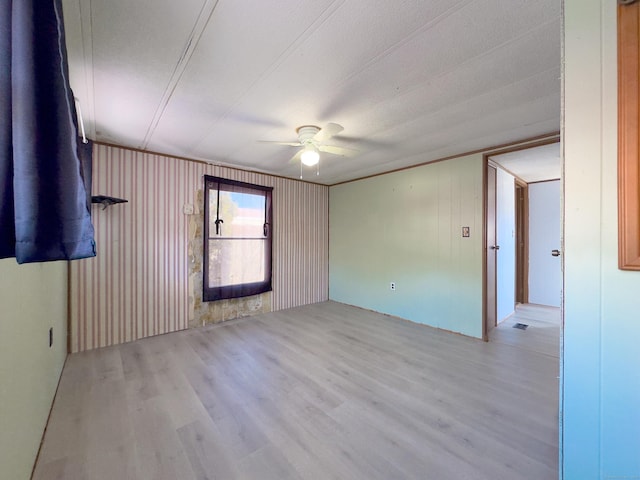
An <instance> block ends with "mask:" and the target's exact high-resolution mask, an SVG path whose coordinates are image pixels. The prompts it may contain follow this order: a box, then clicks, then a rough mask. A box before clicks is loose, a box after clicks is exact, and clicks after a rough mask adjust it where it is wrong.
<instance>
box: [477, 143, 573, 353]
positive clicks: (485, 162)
mask: <svg viewBox="0 0 640 480" xmlns="http://www.w3.org/2000/svg"><path fill="white" fill-rule="evenodd" d="M559 142H560V135H559V134H558V135H554V136H552V137H549V138H545V139H543V140H538V141H534V142H529V143H521V144H516V145H512V146H509V147H506V148H502V149H496V150H491V151H488V152H485V153H483V154H482V191H483V195H482V215H483V217H482V218H483V221H482V246H483V248H482V253H483V255H482V339H483V340H484V341H485V342H488V341H489V331H490V329H489V325H488V322H487V311H488V308H490V306H489V305H488V303H489V302H488V282H487V249H488V247H489V246H488V245H487V218H488V212H487V208H488V195H489V185H488V178H487V169H488V168H489V158H490V157H493V156H495V155H502V154H505V153H511V152H518V151H520V150H528V149H530V148H535V147H542V146H544V145H551V144H554V143H559ZM516 178H517V177H516ZM562 221H563V225H564V219H563V220H562ZM563 278H564V271H563ZM563 282H564V280H563ZM494 307H495V305H494Z"/></svg>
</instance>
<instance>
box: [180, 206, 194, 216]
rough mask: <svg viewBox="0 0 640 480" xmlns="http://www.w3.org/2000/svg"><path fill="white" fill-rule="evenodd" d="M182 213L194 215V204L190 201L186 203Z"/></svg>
mask: <svg viewBox="0 0 640 480" xmlns="http://www.w3.org/2000/svg"><path fill="white" fill-rule="evenodd" d="M182 213H184V214H185V215H193V205H192V204H190V203H185V204H184V205H183V206H182Z"/></svg>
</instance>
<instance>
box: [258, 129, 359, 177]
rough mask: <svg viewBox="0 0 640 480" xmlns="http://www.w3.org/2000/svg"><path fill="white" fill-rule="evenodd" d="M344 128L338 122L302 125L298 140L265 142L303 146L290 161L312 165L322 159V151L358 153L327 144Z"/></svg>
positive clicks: (338, 153) (339, 153) (350, 154)
mask: <svg viewBox="0 0 640 480" xmlns="http://www.w3.org/2000/svg"><path fill="white" fill-rule="evenodd" d="M342 130H344V128H343V127H342V125H338V124H337V123H327V124H326V125H325V126H324V127H323V128H320V127H317V126H315V125H302V126H301V127H298V128H296V133H297V134H298V141H297V142H268V141H267V142H265V143H274V144H276V145H288V146H290V147H302V148H300V150H298V152H297V153H296V154H295V155H294V156H293V157H292V158H291V160H290V162H297V161H298V160H300V163H301V165H302V164H304V165H307V166H309V167H312V166H314V165H317V164H318V162H319V161H320V152H323V153H330V154H332V155H342V156H345V157H349V156H352V155H355V154H356V153H358V152H357V151H356V150H353V149H351V148H345V147H339V146H337V145H327V144H326V143H325V142H326V141H327V140H329V139H330V138H331V137H333V136H334V135H337V134H338V133H340V132H341V131H342Z"/></svg>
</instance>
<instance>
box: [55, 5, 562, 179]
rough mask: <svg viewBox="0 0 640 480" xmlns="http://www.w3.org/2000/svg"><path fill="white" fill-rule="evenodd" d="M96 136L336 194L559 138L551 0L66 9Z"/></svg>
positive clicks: (76, 74) (555, 15) (556, 20)
mask: <svg viewBox="0 0 640 480" xmlns="http://www.w3.org/2000/svg"><path fill="white" fill-rule="evenodd" d="M63 5H64V9H65V27H66V35H67V48H68V57H69V70H70V80H71V86H72V88H73V89H74V92H75V95H76V97H77V98H78V99H79V101H80V104H81V106H82V113H83V118H84V122H85V126H86V128H87V133H88V136H89V137H90V138H92V139H94V140H97V141H101V142H107V143H114V144H118V145H123V146H127V147H132V148H138V149H144V150H149V151H155V152H161V153H165V154H170V155H177V156H182V157H187V158H194V159H201V160H207V161H211V162H214V163H223V164H232V165H235V166H239V167H241V168H247V169H254V170H259V171H264V172H269V173H273V174H277V175H283V176H288V177H292V178H298V177H299V176H300V166H299V165H298V164H290V163H289V159H290V158H291V157H292V156H293V155H294V154H295V153H296V150H295V148H293V147H287V146H278V145H272V144H264V143H259V142H258V141H259V140H281V141H295V140H296V133H295V129H296V127H298V126H300V125H305V124H315V125H319V126H323V125H324V124H326V123H327V122H335V123H339V124H341V125H343V126H344V131H343V132H342V134H341V135H340V136H338V137H334V139H332V140H335V141H334V142H332V143H334V144H336V145H341V146H345V147H349V148H354V149H357V150H359V151H360V152H361V153H360V154H358V155H357V156H355V157H352V158H344V157H338V156H332V155H328V154H323V155H322V157H321V161H320V175H319V176H316V175H315V167H314V168H308V167H305V170H304V178H305V179H307V180H311V181H315V182H318V183H323V184H329V185H330V184H334V183H337V182H341V181H346V180H350V179H354V178H359V177H363V176H367V175H372V174H376V173H381V172H385V171H389V170H393V169H397V168H402V167H406V166H410V165H415V164H419V163H424V162H427V161H431V160H436V159H439V158H443V157H446V156H450V155H456V154H461V153H465V152H468V151H472V150H476V149H482V148H487V147H491V146H495V145H499V144H505V143H509V142H514V141H518V140H522V139H525V138H529V137H534V136H538V135H542V134H547V133H551V132H556V131H558V130H559V128H560V0H536V1H531V0H475V1H474V0H457V1H456V0H348V1H347V0H277V1H265V0H251V1H250V0H218V1H215V0H181V1H179V2H178V1H176V0H135V1H131V0H63Z"/></svg>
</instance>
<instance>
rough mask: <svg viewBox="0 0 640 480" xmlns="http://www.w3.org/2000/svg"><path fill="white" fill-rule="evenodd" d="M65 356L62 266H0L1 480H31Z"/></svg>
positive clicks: (5, 262) (10, 262)
mask: <svg viewBox="0 0 640 480" xmlns="http://www.w3.org/2000/svg"><path fill="white" fill-rule="evenodd" d="M50 327H53V339H54V342H53V346H52V347H51V348H49V328H50ZM66 356H67V263H66V262H52V263H38V264H29V265H18V264H16V262H15V259H12V258H8V259H4V260H0V478H3V479H5V478H6V479H11V480H26V479H28V478H29V477H30V475H31V469H32V468H33V463H34V461H35V458H36V454H37V452H38V448H39V446H40V440H41V438H42V433H43V431H44V428H45V425H46V422H47V418H48V415H49V409H50V408H51V404H52V402H53V397H54V394H55V391H56V387H57V385H58V379H59V378H60V373H61V371H62V367H63V365H64V361H65V358H66Z"/></svg>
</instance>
